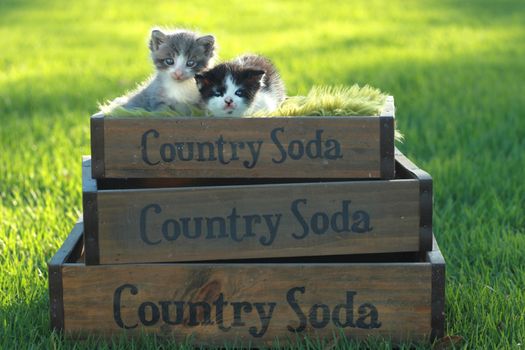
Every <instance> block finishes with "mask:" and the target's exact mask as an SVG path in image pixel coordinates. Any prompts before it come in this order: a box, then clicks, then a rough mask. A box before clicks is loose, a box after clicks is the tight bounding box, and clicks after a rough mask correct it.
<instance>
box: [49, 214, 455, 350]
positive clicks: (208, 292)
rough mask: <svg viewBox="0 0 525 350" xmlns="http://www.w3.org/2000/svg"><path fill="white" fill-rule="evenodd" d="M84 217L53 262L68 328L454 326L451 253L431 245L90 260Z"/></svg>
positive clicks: (55, 300) (59, 322) (190, 330)
mask: <svg viewBox="0 0 525 350" xmlns="http://www.w3.org/2000/svg"><path fill="white" fill-rule="evenodd" d="M82 230H83V224H82V222H79V223H78V224H77V225H76V226H75V228H74V229H73V231H72V233H71V234H70V235H69V237H68V238H67V240H66V242H65V243H64V245H63V246H62V248H61V249H60V250H59V251H58V253H57V254H56V255H55V256H54V257H53V258H52V260H51V261H50V262H49V292H50V302H51V324H52V327H53V328H54V329H56V330H59V331H65V334H66V335H67V336H75V337H78V336H86V335H87V334H95V335H103V336H108V335H114V334H115V335H119V334H125V335H137V334H140V333H142V332H147V333H156V334H159V335H162V336H173V337H175V338H176V339H179V340H183V339H185V338H186V337H188V336H192V337H193V340H192V341H193V342H194V343H195V344H196V345H199V344H215V345H223V344H224V342H235V341H240V342H243V343H244V344H248V343H250V344H251V345H253V346H260V345H269V344H271V343H272V342H273V341H274V340H275V339H276V338H279V341H280V344H283V343H286V342H287V341H289V340H291V341H293V340H294V339H296V336H297V335H298V336H300V337H302V336H304V335H309V336H312V337H329V338H332V337H333V334H334V332H335V334H340V333H339V332H341V331H342V332H344V334H345V335H346V336H348V337H351V338H357V339H363V338H367V337H369V336H377V337H384V338H388V339H392V340H393V341H396V342H397V341H400V340H407V339H410V340H413V341H427V340H429V339H434V338H436V337H442V336H443V332H444V297H445V295H444V293H445V289H444V283H445V262H444V260H443V257H442V255H441V253H440V251H439V249H438V247H437V245H436V244H435V242H434V247H433V249H434V250H433V251H431V252H427V253H419V254H416V253H410V254H409V253H403V254H376V255H365V256H344V257H338V258H334V259H332V258H330V259H326V257H323V258H304V259H302V260H301V259H295V260H288V259H281V260H280V259H270V260H259V261H255V262H252V263H249V262H236V263H235V262H228V263H209V264H205V263H169V264H119V265H97V266H87V265H85V264H84V263H83V261H82V258H79V255H80V251H81V250H82Z"/></svg>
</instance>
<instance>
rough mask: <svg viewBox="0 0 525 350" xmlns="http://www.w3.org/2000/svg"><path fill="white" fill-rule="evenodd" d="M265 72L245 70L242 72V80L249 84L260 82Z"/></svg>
mask: <svg viewBox="0 0 525 350" xmlns="http://www.w3.org/2000/svg"><path fill="white" fill-rule="evenodd" d="M265 73H266V72H265V71H264V70H262V69H246V70H244V78H245V79H246V80H249V81H251V82H256V81H257V82H258V81H260V80H261V79H262V78H263V76H264V74H265Z"/></svg>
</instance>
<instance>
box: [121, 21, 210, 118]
mask: <svg viewBox="0 0 525 350" xmlns="http://www.w3.org/2000/svg"><path fill="white" fill-rule="evenodd" d="M149 49H150V51H151V58H152V60H153V63H154V65H155V68H156V71H157V72H156V74H155V75H154V76H153V77H152V78H150V80H149V81H147V82H145V83H144V84H143V85H142V86H141V87H139V88H138V89H137V90H136V91H134V92H132V93H130V94H128V95H127V96H124V97H121V98H119V99H117V100H116V101H115V102H116V103H117V104H119V105H121V106H122V107H124V108H144V109H146V110H149V111H153V110H156V109H159V108H162V107H165V106H168V107H170V108H172V109H175V110H177V109H178V108H177V107H178V105H180V104H186V105H188V104H189V105H197V104H199V103H200V102H201V97H200V94H199V91H198V89H197V85H196V83H195V79H194V76H195V74H197V73H199V72H202V71H204V70H205V69H206V68H208V67H209V66H210V65H211V63H212V60H213V57H214V52H215V38H214V37H213V36H211V35H205V36H199V35H198V34H197V33H194V32H191V31H186V30H177V31H174V32H171V33H164V32H162V31H160V30H159V29H154V30H152V31H151V38H150V41H149Z"/></svg>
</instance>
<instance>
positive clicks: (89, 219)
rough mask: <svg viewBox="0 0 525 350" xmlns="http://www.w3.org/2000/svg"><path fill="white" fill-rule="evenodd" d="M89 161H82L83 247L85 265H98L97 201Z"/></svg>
mask: <svg viewBox="0 0 525 350" xmlns="http://www.w3.org/2000/svg"><path fill="white" fill-rule="evenodd" d="M91 170H92V169H91V159H90V158H89V156H85V157H83V159H82V205H83V208H84V228H85V234H84V247H85V253H86V259H85V260H86V265H98V264H99V262H100V254H99V245H98V205H97V204H98V201H97V190H98V189H97V181H96V180H94V179H93V178H92V177H91Z"/></svg>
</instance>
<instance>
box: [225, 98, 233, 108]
mask: <svg viewBox="0 0 525 350" xmlns="http://www.w3.org/2000/svg"><path fill="white" fill-rule="evenodd" d="M224 102H226V104H227V105H228V106H229V105H231V104H232V103H233V98H231V97H226V98H225V99H224Z"/></svg>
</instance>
